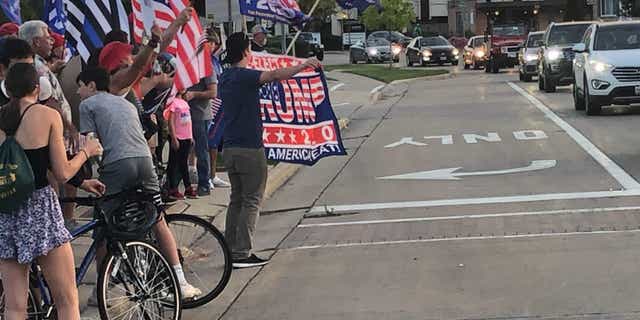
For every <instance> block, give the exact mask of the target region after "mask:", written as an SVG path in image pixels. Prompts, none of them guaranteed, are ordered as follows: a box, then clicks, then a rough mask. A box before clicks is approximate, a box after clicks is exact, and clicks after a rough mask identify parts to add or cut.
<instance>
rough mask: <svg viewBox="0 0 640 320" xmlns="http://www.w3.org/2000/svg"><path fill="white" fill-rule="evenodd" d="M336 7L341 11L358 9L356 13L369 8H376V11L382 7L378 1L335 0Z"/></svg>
mask: <svg viewBox="0 0 640 320" xmlns="http://www.w3.org/2000/svg"><path fill="white" fill-rule="evenodd" d="M336 2H338V5H339V6H340V7H342V8H343V9H353V8H356V9H358V13H362V12H364V11H365V10H367V8H369V6H376V8H378V11H380V10H382V5H381V4H380V0H336Z"/></svg>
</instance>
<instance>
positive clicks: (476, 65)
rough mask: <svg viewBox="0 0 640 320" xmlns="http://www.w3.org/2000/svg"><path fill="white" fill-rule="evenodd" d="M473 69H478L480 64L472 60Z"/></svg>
mask: <svg viewBox="0 0 640 320" xmlns="http://www.w3.org/2000/svg"><path fill="white" fill-rule="evenodd" d="M473 70H480V65H479V64H477V63H476V62H475V61H474V62H473Z"/></svg>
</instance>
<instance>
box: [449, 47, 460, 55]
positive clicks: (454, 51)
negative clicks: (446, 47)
mask: <svg viewBox="0 0 640 320" xmlns="http://www.w3.org/2000/svg"><path fill="white" fill-rule="evenodd" d="M451 53H453V55H454V56H457V55H458V54H459V53H460V50H458V49H457V48H453V51H451Z"/></svg>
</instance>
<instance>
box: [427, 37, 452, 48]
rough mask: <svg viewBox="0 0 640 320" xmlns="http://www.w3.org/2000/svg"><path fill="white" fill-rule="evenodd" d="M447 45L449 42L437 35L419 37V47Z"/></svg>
mask: <svg viewBox="0 0 640 320" xmlns="http://www.w3.org/2000/svg"><path fill="white" fill-rule="evenodd" d="M448 45H449V43H448V42H447V40H444V39H442V38H438V37H434V38H422V39H420V46H421V47H435V46H448Z"/></svg>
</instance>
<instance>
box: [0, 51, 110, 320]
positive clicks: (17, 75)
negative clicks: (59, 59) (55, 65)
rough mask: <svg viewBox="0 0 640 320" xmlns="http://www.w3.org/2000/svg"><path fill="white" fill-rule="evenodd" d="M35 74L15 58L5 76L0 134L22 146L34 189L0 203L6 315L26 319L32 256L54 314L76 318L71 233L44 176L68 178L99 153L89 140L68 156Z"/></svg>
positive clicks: (58, 123) (0, 257)
mask: <svg viewBox="0 0 640 320" xmlns="http://www.w3.org/2000/svg"><path fill="white" fill-rule="evenodd" d="M38 79H39V77H38V74H37V72H36V70H35V68H34V67H33V65H32V64H27V63H18V64H15V65H13V66H12V67H11V68H10V69H9V73H8V74H7V79H6V81H5V83H6V87H7V91H8V92H10V94H11V100H10V102H9V103H8V104H7V105H6V106H4V107H3V108H2V110H1V111H0V129H1V131H0V140H1V141H4V137H6V136H7V135H12V136H15V138H16V140H17V141H18V143H19V144H20V145H21V146H22V147H23V148H24V150H25V153H26V155H27V157H28V159H29V162H30V163H31V167H32V170H33V173H34V177H35V185H36V190H35V191H34V192H33V193H32V194H31V195H30V197H29V198H28V199H27V201H25V203H23V204H22V205H21V207H20V208H19V209H18V210H17V211H16V212H13V213H7V212H6V211H3V210H2V208H0V273H2V282H3V283H2V285H3V287H4V293H5V301H4V302H5V310H4V311H5V318H6V319H25V318H26V307H27V306H26V300H24V297H26V296H27V292H26V291H27V288H28V287H29V280H28V276H27V275H28V268H29V265H30V263H31V262H32V261H33V260H35V259H37V260H38V262H39V264H40V266H41V267H42V269H43V272H44V275H45V278H46V280H47V282H48V283H49V286H50V287H51V288H52V290H51V292H52V294H53V295H54V296H53V300H54V301H55V302H56V309H57V313H58V319H73V320H78V319H80V309H79V306H78V291H77V288H76V285H75V283H74V282H73V281H69V280H70V279H75V267H74V260H73V252H72V251H71V245H70V244H69V241H70V240H71V235H70V234H69V232H68V231H67V229H66V228H65V226H64V221H63V218H62V211H61V209H60V204H59V202H58V198H57V196H56V194H55V192H54V191H53V189H52V188H51V186H50V185H49V183H48V181H47V172H48V171H49V170H51V171H52V172H53V174H54V176H55V177H56V178H57V179H58V180H60V181H61V182H65V181H67V180H69V178H71V177H72V176H73V175H75V174H76V172H77V171H78V169H80V167H81V166H82V164H83V163H84V162H86V161H87V160H88V159H89V157H91V156H96V155H99V154H101V153H102V151H101V149H102V147H101V146H100V144H99V143H98V142H89V143H88V144H87V145H86V146H85V148H84V149H83V150H82V151H81V152H80V153H79V154H78V155H77V156H76V157H74V158H73V159H71V160H67V157H66V154H65V149H64V143H63V137H62V131H63V130H62V122H61V120H60V116H59V114H58V113H57V112H56V111H55V110H52V109H50V108H48V107H45V106H42V105H39V104H37V103H36V101H37V97H38V83H39V80H38Z"/></svg>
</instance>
